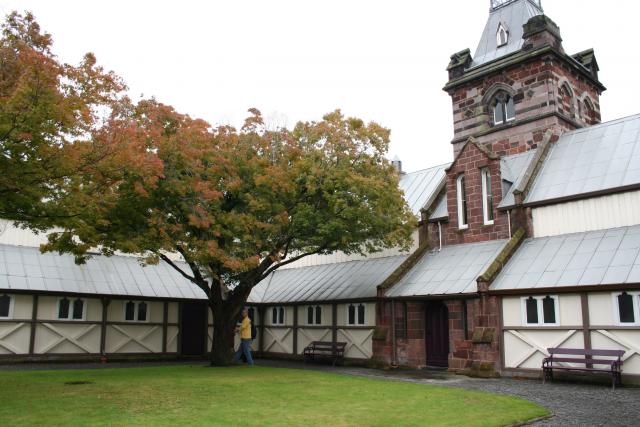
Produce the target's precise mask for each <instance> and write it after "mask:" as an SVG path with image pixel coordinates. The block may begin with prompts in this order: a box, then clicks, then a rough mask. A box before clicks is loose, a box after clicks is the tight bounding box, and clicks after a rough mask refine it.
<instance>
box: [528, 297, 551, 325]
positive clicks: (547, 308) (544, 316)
mask: <svg viewBox="0 0 640 427" xmlns="http://www.w3.org/2000/svg"><path fill="white" fill-rule="evenodd" d="M522 313H523V319H522V323H523V324H524V325H527V326H545V325H546V326H557V325H558V323H559V322H558V297H557V296H555V295H546V296H544V297H542V296H537V297H525V298H522Z"/></svg>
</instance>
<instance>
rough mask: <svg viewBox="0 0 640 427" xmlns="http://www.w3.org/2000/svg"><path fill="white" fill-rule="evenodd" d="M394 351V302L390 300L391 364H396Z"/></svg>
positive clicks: (396, 358)
mask: <svg viewBox="0 0 640 427" xmlns="http://www.w3.org/2000/svg"><path fill="white" fill-rule="evenodd" d="M396 353H397V351H396V302H395V300H391V366H394V367H395V366H398V357H397V354H396Z"/></svg>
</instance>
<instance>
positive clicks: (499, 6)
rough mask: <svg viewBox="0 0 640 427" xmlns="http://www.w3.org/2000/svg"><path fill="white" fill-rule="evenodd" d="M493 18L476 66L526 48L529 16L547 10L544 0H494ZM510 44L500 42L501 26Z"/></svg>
mask: <svg viewBox="0 0 640 427" xmlns="http://www.w3.org/2000/svg"><path fill="white" fill-rule="evenodd" d="M490 4H491V9H490V10H489V19H488V20H487V25H486V26H485V28H484V31H483V32H482V37H481V38H480V43H479V44H478V48H477V49H476V52H475V55H474V57H473V63H472V65H471V66H472V67H477V66H480V65H482V64H485V63H487V62H491V61H493V60H494V59H497V58H500V57H503V56H505V55H508V54H510V53H513V52H516V51H518V50H520V49H521V48H522V44H523V42H524V40H523V39H522V34H523V30H522V27H523V25H524V24H526V23H527V22H528V21H529V19H531V18H533V17H534V16H537V15H542V14H543V13H544V11H543V9H542V4H541V1H540V0H491V3H490ZM501 28H502V29H504V31H506V43H504V44H501V45H500V46H499V45H498V43H499V35H498V32H499V31H500V29H501Z"/></svg>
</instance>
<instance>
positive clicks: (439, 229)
mask: <svg viewBox="0 0 640 427" xmlns="http://www.w3.org/2000/svg"><path fill="white" fill-rule="evenodd" d="M438 240H439V243H440V246H439V247H438V252H440V251H441V250H442V222H440V221H438Z"/></svg>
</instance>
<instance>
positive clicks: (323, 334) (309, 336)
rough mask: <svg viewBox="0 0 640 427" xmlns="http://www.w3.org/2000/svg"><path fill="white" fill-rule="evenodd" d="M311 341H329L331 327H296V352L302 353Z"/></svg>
mask: <svg viewBox="0 0 640 427" xmlns="http://www.w3.org/2000/svg"><path fill="white" fill-rule="evenodd" d="M312 341H331V329H329V328H327V329H306V328H300V329H298V354H303V353H304V348H305V347H306V346H308V345H309V344H311V342H312Z"/></svg>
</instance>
